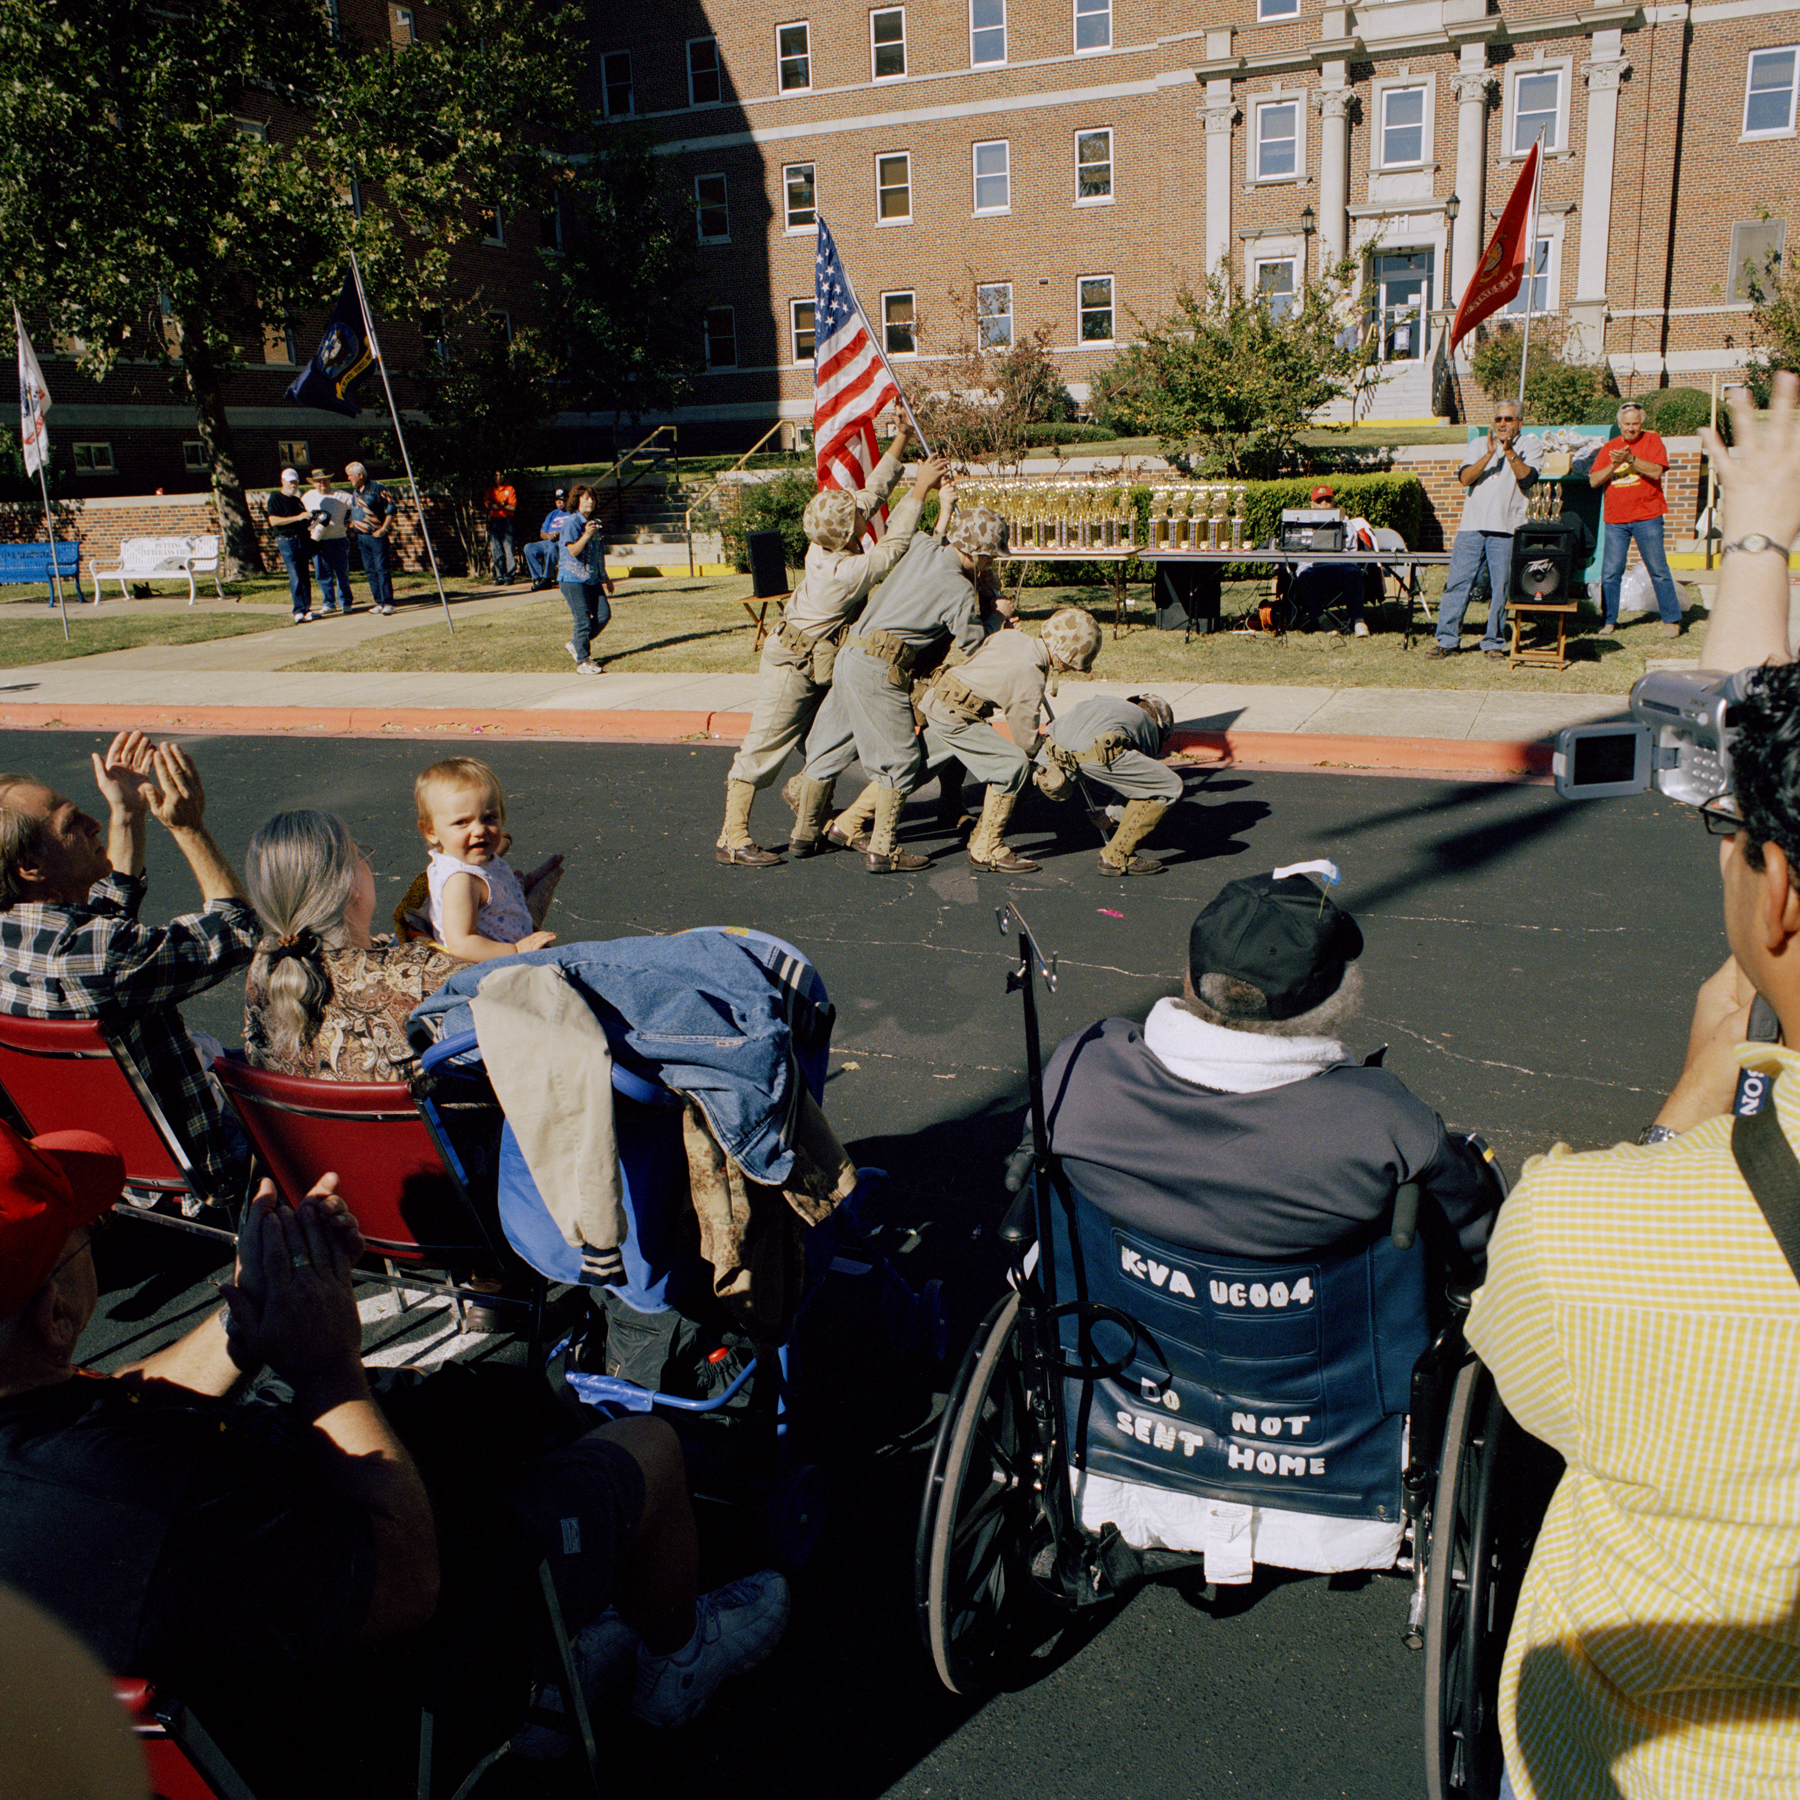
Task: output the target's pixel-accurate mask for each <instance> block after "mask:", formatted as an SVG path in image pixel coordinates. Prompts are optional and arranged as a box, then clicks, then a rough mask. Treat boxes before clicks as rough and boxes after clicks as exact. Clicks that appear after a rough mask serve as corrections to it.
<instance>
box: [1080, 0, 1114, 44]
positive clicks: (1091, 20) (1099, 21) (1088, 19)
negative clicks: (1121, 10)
mask: <svg viewBox="0 0 1800 1800" xmlns="http://www.w3.org/2000/svg"><path fill="white" fill-rule="evenodd" d="M1111 48H1112V0H1075V51H1076V54H1077V55H1079V54H1080V53H1081V52H1082V51H1083V50H1110V49H1111Z"/></svg>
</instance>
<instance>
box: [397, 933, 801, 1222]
mask: <svg viewBox="0 0 1800 1800" xmlns="http://www.w3.org/2000/svg"><path fill="white" fill-rule="evenodd" d="M514 963H532V964H547V965H549V966H551V967H553V968H559V969H561V970H562V971H563V974H564V976H565V977H566V979H567V980H568V981H570V982H571V983H572V984H573V985H574V986H576V987H578V988H579V989H581V991H582V993H583V994H584V995H585V996H586V998H587V1001H588V1004H589V1005H590V1006H592V1007H593V1009H594V1012H595V1014H596V1016H597V1017H598V1018H599V1019H600V1022H601V1023H602V1024H603V1025H604V1026H605V1028H606V1035H607V1038H608V1039H609V1040H610V1042H611V1044H612V1051H613V1055H614V1057H615V1058H617V1060H618V1061H619V1063H620V1064H621V1065H622V1066H623V1067H625V1068H627V1069H629V1070H631V1071H633V1072H634V1073H636V1074H639V1075H645V1076H648V1077H650V1078H652V1079H654V1080H657V1081H660V1082H662V1083H663V1084H664V1085H665V1086H667V1087H670V1088H673V1089H674V1090H675V1091H676V1092H677V1093H681V1094H685V1095H686V1096H687V1097H688V1098H690V1099H691V1100H693V1101H694V1103H695V1104H696V1105H697V1106H698V1107H699V1108H700V1110H701V1111H702V1112H703V1113H704V1114H705V1115H706V1121H707V1123H708V1124H709V1125H710V1126H711V1127H712V1131H713V1135H714V1136H715V1137H716V1138H717V1139H718V1141H719V1144H720V1146H721V1147H722V1148H723V1149H724V1151H725V1153H726V1155H727V1156H729V1157H730V1158H731V1159H732V1161H733V1162H735V1163H736V1164H737V1165H738V1167H739V1168H741V1169H742V1170H743V1171H744V1173H745V1174H746V1175H748V1176H749V1177H750V1179H751V1180H752V1181H760V1182H764V1183H767V1184H769V1185H771V1186H778V1185H780V1184H781V1183H782V1182H783V1181H784V1180H785V1179H786V1178H787V1176H788V1174H789V1172H790V1171H791V1170H792V1168H793V1164H794V1153H793V1150H792V1149H791V1148H790V1145H791V1141H792V1136H793V1133H792V1129H791V1121H792V1119H793V1115H794V1112H795V1109H796V1108H797V1106H798V1105H799V1097H800V1076H799V1072H798V1069H797V1068H796V1065H795V1052H796V1051H797V1050H802V1051H803V1050H804V1049H806V1048H807V1047H808V1045H809V1044H811V1043H813V1042H815V1041H817V1039H818V1037H819V1035H820V1034H821V1033H823V1034H826V1035H828V1034H829V1031H830V1025H831V1015H830V1010H829V1008H828V1007H826V1008H823V1009H821V1008H818V1007H815V1006H813V1005H812V1004H810V1003H809V1002H808V1001H806V1000H805V999H804V998H803V997H802V996H801V995H800V994H799V993H797V992H796V991H795V988H794V987H793V985H792V984H791V983H792V970H791V968H790V966H789V965H790V959H788V958H786V957H785V956H784V955H783V954H782V953H781V952H780V951H778V950H776V949H774V948H772V947H770V946H768V945H764V944H759V943H757V942H755V941H754V940H750V939H745V938H739V937H735V936H731V935H729V934H727V933H724V932H715V931H695V932H686V933H682V934H680V935H678V936H675V937H641V938H616V939H613V940H611V941H609V942H603V943H580V944H554V945H552V946H550V947H549V948H548V949H545V950H530V951H527V952H526V953H525V954H524V955H522V956H497V957H495V958H493V959H492V960H491V961H489V962H484V963H480V964H478V965H476V966H475V967H474V968H469V969H464V970H462V971H461V972H460V973H458V974H456V975H453V976H451V978H450V979H449V980H448V981H447V982H445V983H444V985H443V986H442V987H441V988H439V989H438V991H437V992H436V993H435V994H433V995H431V996H430V997H429V998H428V999H427V1000H425V1001H424V1002H423V1003H422V1004H421V1005H419V1006H417V1007H415V1008H414V1009H413V1013H412V1017H411V1020H410V1021H409V1023H408V1026H407V1033H408V1036H409V1037H410V1038H411V1039H412V1041H413V1043H414V1044H415V1045H416V1046H417V1047H418V1048H419V1049H420V1050H424V1049H427V1048H429V1047H430V1046H431V1045H432V1044H433V1043H435V1042H437V1041H438V1040H439V1039H441V1038H448V1037H454V1036H456V1035H457V1034H458V1033H460V1032H464V1031H469V1030H472V1029H473V1028H474V1017H473V1015H472V1014H471V1012H470V1010H469V1004H468V1002H469V997H470V996H471V995H472V994H474V993H475V991H476V990H477V989H478V988H479V987H480V986H481V983H482V982H483V981H484V980H485V979H486V978H487V976H489V975H490V974H492V973H493V971H494V970H496V969H504V968H507V967H509V966H511V965H512V964H514Z"/></svg>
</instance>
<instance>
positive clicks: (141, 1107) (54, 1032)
mask: <svg viewBox="0 0 1800 1800" xmlns="http://www.w3.org/2000/svg"><path fill="white" fill-rule="evenodd" d="M0 1091H3V1092H4V1096H5V1099H6V1102H7V1105H8V1107H9V1109H10V1111H11V1112H12V1114H13V1121H12V1122H13V1123H15V1124H16V1125H17V1126H18V1128H19V1129H20V1130H21V1131H22V1132H23V1133H24V1135H25V1136H27V1137H35V1136H36V1135H37V1134H38V1133H39V1132H44V1131H91V1130H93V1129H94V1127H95V1126H96V1125H98V1124H104V1126H105V1128H106V1135H107V1136H108V1137H109V1138H111V1139H112V1141H113V1142H114V1143H115V1144H117V1145H118V1147H119V1154H120V1155H121V1156H122V1157H124V1159H125V1171H126V1173H125V1192H126V1194H127V1195H128V1196H129V1197H130V1198H129V1199H127V1200H122V1201H120V1202H119V1204H118V1205H117V1206H116V1207H115V1208H114V1211H116V1212H119V1213H122V1214H124V1215H125V1216H126V1217H128V1218H136V1219H147V1220H149V1221H151V1222H152V1223H154V1224H157V1225H169V1226H173V1227H174V1228H175V1229H177V1230H180V1231H190V1232H194V1233H196V1234H197V1235H198V1236H201V1237H210V1238H220V1239H223V1240H224V1241H225V1242H227V1243H235V1242H236V1241H237V1234H236V1233H235V1231H230V1230H225V1229H222V1228H221V1227H219V1226H216V1225H204V1224H201V1223H200V1222H198V1221H197V1220H194V1219H184V1218H182V1217H181V1215H180V1213H179V1211H176V1212H174V1213H169V1212H165V1211H161V1210H151V1209H152V1208H160V1207H162V1206H164V1205H168V1204H173V1205H175V1206H177V1207H179V1204H180V1202H182V1201H183V1200H186V1199H189V1198H191V1197H193V1196H195V1195H198V1196H199V1197H200V1198H201V1199H216V1198H217V1196H213V1195H207V1194H203V1193H201V1190H200V1187H199V1185H198V1183H197V1181H196V1177H195V1171H194V1166H193V1162H192V1159H191V1158H190V1157H189V1155H188V1151H187V1146H186V1145H185V1144H183V1143H182V1141H181V1139H180V1138H179V1137H177V1136H176V1134H175V1130H174V1128H173V1127H172V1126H171V1125H170V1123H169V1121H168V1118H167V1117H166V1115H165V1114H164V1112H163V1109H162V1107H161V1105H160V1104H159V1102H158V1101H157V1098H156V1096H155V1095H154V1094H153V1093H152V1092H151V1091H150V1084H149V1082H148V1081H146V1080H145V1079H144V1072H143V1070H142V1069H140V1068H139V1067H138V1065H137V1061H136V1059H135V1058H134V1057H133V1056H132V1054H131V1052H130V1051H129V1050H128V1049H127V1048H126V1047H125V1045H124V1044H123V1043H122V1042H121V1041H120V1040H119V1039H118V1038H117V1037H116V1036H114V1034H113V1033H112V1032H110V1031H109V1030H108V1029H107V1027H106V1026H105V1024H104V1023H103V1022H102V1021H100V1020H98V1019H27V1018H20V1017H17V1016H15V1015H12V1014H0ZM133 1201H135V1202H138V1203H139V1204H133V1203H132V1202H133ZM221 1203H222V1204H223V1202H221Z"/></svg>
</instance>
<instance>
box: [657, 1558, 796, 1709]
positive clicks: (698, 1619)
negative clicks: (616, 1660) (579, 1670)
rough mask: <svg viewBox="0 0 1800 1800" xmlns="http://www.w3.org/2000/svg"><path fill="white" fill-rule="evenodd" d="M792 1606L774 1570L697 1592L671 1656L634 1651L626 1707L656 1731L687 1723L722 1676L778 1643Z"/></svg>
mask: <svg viewBox="0 0 1800 1800" xmlns="http://www.w3.org/2000/svg"><path fill="white" fill-rule="evenodd" d="M792 1604H793V1602H792V1597H791V1596H790V1594H789V1592H788V1584H787V1581H786V1579H785V1578H784V1577H783V1576H782V1575H781V1574H779V1573H778V1572H777V1571H776V1570H774V1569H764V1570H762V1571H761V1572H760V1573H758V1574H755V1575H746V1576H745V1577H744V1579H743V1580H742V1581H734V1582H731V1583H730V1584H729V1585H728V1586H726V1587H722V1588H715V1589H714V1590H713V1591H712V1592H711V1593H710V1594H702V1595H701V1596H700V1601H699V1604H698V1605H697V1606H696V1607H695V1609H694V1611H695V1622H694V1635H693V1636H692V1637H691V1638H690V1639H689V1640H688V1642H687V1644H686V1646H685V1647H684V1648H682V1649H680V1650H677V1651H676V1652H675V1654H674V1655H673V1656H652V1655H651V1654H650V1653H649V1651H648V1650H639V1652H638V1665H637V1687H636V1689H635V1690H634V1692H633V1694H632V1697H631V1710H632V1711H633V1712H634V1713H635V1714H636V1715H637V1716H638V1718H639V1719H641V1720H642V1721H643V1722H644V1723H645V1724H646V1725H654V1726H655V1727H656V1728H657V1729H658V1730H659V1731H674V1730H676V1729H677V1728H678V1727H680V1726H683V1725H685V1724H687V1723H688V1721H689V1720H690V1719H692V1718H694V1717H695V1716H696V1715H697V1714H698V1713H699V1712H700V1710H701V1708H702V1707H704V1706H705V1705H706V1703H707V1701H708V1700H710V1699H711V1698H712V1697H713V1692H714V1690H715V1689H716V1688H717V1687H718V1685H719V1683H720V1682H721V1681H723V1680H724V1679H725V1677H726V1676H727V1675H741V1674H743V1673H744V1672H745V1671H746V1670H749V1669H754V1668H755V1667H756V1665H757V1664H758V1663H760V1662H762V1661H763V1660H764V1659H765V1658H766V1657H767V1656H768V1654H769V1652H770V1651H771V1650H773V1649H774V1648H775V1646H776V1645H777V1644H778V1643H780V1641H781V1634H782V1632H783V1630H784V1629H785V1628H786V1626H787V1621H788V1612H789V1610H790V1608H791V1606H792Z"/></svg>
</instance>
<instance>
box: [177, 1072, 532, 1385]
mask: <svg viewBox="0 0 1800 1800" xmlns="http://www.w3.org/2000/svg"><path fill="white" fill-rule="evenodd" d="M213 1073H214V1074H215V1075H216V1076H217V1077H218V1079H219V1084H220V1086H221V1087H223V1088H224V1090H225V1092H226V1095H227V1097H228V1098H229V1099H230V1101H231V1104H232V1107H233V1108H234V1110H235V1111H236V1113H237V1115H238V1118H239V1119H240V1120H241V1121H242V1122H243V1127H244V1132H245V1134H246V1136H248V1137H249V1139H250V1143H251V1146H252V1147H253V1148H254V1150H255V1152H256V1156H257V1160H258V1162H260V1163H261V1165H262V1167H263V1169H264V1171H265V1172H266V1173H267V1174H268V1176H269V1178H270V1179H271V1180H272V1181H273V1182H274V1183H275V1187H276V1190H277V1192H279V1193H280V1195H281V1197H282V1198H283V1199H284V1200H286V1201H287V1202H288V1203H289V1205H293V1204H294V1203H295V1202H297V1201H298V1200H299V1199H300V1198H301V1196H302V1195H304V1194H305V1193H306V1192H307V1191H308V1190H309V1189H310V1188H311V1187H312V1186H313V1184H314V1183H315V1182H316V1181H317V1180H318V1179H319V1177H320V1176H321V1175H324V1174H326V1173H328V1172H330V1171H332V1170H335V1171H336V1172H337V1173H338V1174H339V1175H341V1176H342V1177H343V1181H344V1189H345V1193H344V1197H345V1199H346V1200H347V1201H348V1202H349V1203H350V1207H351V1209H352V1211H354V1212H355V1214H356V1220H357V1223H358V1224H359V1225H360V1226H361V1227H362V1233H363V1236H364V1237H365V1238H366V1239H367V1240H368V1243H369V1251H370V1254H371V1255H372V1256H376V1257H379V1258H380V1259H381V1262H382V1265H383V1268H384V1269H385V1279H386V1281H387V1283H388V1285H389V1286H390V1287H392V1288H393V1289H394V1290H395V1291H396V1292H397V1293H398V1294H400V1296H401V1305H402V1306H403V1307H404V1305H405V1295H406V1293H407V1292H408V1291H409V1290H413V1289H417V1290H422V1291H424V1292H426V1293H433V1294H446V1295H448V1296H449V1297H450V1300H451V1303H452V1304H453V1305H454V1306H455V1308H456V1315H457V1318H458V1320H459V1321H460V1320H461V1318H462V1313H463V1304H464V1302H465V1301H474V1302H476V1303H478V1304H481V1305H486V1306H505V1307H509V1308H520V1307H522V1308H525V1309H527V1311H528V1312H529V1316H530V1351H529V1360H530V1363H531V1365H532V1366H533V1367H536V1366H537V1363H538V1361H539V1360H540V1356H539V1352H540V1348H541V1344H542V1335H543V1304H544V1293H545V1289H546V1286H547V1284H546V1282H545V1280H544V1278H543V1277H542V1276H541V1275H539V1274H538V1273H537V1272H536V1271H535V1270H529V1269H527V1268H526V1266H525V1264H524V1263H522V1262H520V1261H519V1260H518V1259H517V1258H516V1257H514V1256H512V1255H511V1254H510V1252H508V1251H506V1250H504V1249H502V1248H501V1247H500V1241H499V1233H498V1230H497V1228H496V1229H495V1230H492V1231H490V1229H489V1227H488V1224H487V1222H486V1221H485V1220H484V1217H483V1214H482V1210H481V1208H480V1207H478V1206H477V1204H476V1203H475V1200H474V1199H473V1197H472V1195H471V1192H470V1183H469V1177H468V1174H467V1170H466V1165H465V1164H464V1162H463V1159H462V1157H461V1156H460V1155H459V1154H458V1152H457V1150H456V1148H455V1146H454V1145H452V1144H451V1143H449V1142H448V1141H447V1140H446V1139H444V1138H441V1137H440V1136H439V1135H438V1134H437V1133H436V1132H434V1131H433V1129H432V1127H431V1126H430V1125H429V1124H428V1123H427V1121H426V1120H425V1118H424V1117H423V1116H422V1115H421V1113H420V1111H419V1108H418V1106H417V1104H416V1103H415V1102H414V1100H413V1096H412V1092H411V1090H410V1089H409V1088H408V1087H407V1085H406V1083H405V1082H403V1081H316V1080H311V1079H308V1078H306V1077H304V1076H299V1075H279V1074H276V1073H274V1072H273V1071H271V1070H268V1069H255V1068H252V1067H251V1066H250V1065H249V1064H248V1063H246V1062H244V1061H242V1060H241V1059H240V1058H238V1057H236V1056H224V1057H221V1058H220V1059H219V1061H218V1062H217V1063H216V1064H215V1065H214V1066H213ZM445 1105H446V1102H445V1101H444V1100H443V1099H441V1098H440V1100H439V1106H440V1108H443V1107H445ZM468 1105H469V1106H471V1107H478V1108H479V1110H481V1111H484V1112H491V1113H492V1117H493V1125H494V1131H495V1134H496V1138H497V1136H498V1130H499V1112H498V1109H497V1108H495V1107H494V1106H493V1102H492V1100H491V1098H489V1099H488V1100H487V1102H486V1104H485V1106H482V1105H480V1103H479V1102H478V1101H476V1100H474V1099H471V1100H470V1101H469V1102H468ZM450 1110H451V1113H452V1116H454V1114H455V1113H456V1111H458V1110H459V1109H458V1108H457V1107H456V1106H455V1105H454V1103H451V1104H450ZM490 1210H491V1209H490ZM496 1226H497V1221H496ZM453 1268H467V1269H471V1270H473V1271H474V1272H476V1273H478V1274H482V1275H487V1276H499V1275H508V1276H511V1277H513V1278H514V1279H515V1280H518V1279H525V1280H528V1283H529V1289H530V1291H529V1294H528V1295H527V1296H525V1297H521V1296H519V1295H516V1294H506V1293H492V1292H487V1291H483V1290H477V1289H473V1288H466V1287H463V1286H461V1285H459V1284H458V1283H457V1282H456V1281H455V1280H449V1281H439V1280H433V1279H432V1278H431V1276H430V1275H429V1274H428V1273H426V1271H448V1270H451V1269H453Z"/></svg>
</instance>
